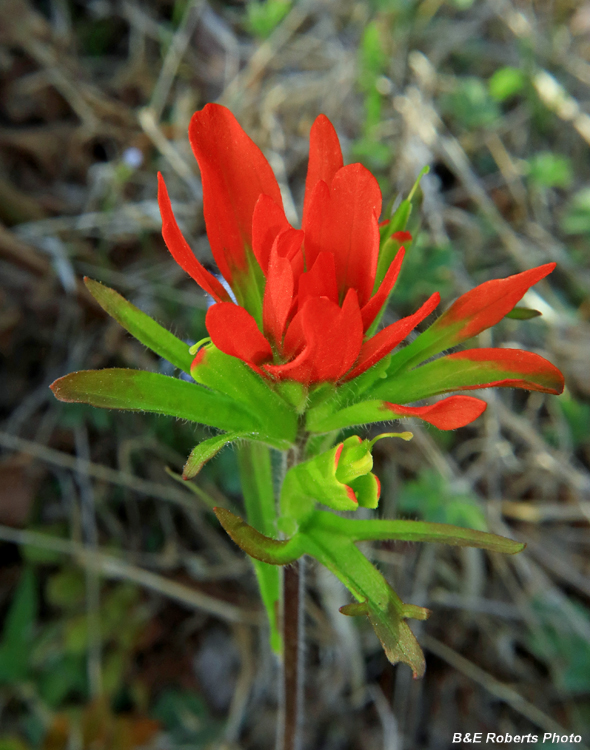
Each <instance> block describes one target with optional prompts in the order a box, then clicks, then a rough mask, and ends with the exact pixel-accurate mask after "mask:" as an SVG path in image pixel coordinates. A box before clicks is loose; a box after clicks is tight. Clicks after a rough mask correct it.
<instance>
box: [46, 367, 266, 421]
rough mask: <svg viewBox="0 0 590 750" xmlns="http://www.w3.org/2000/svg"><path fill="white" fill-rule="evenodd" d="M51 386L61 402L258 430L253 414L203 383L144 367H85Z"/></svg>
mask: <svg viewBox="0 0 590 750" xmlns="http://www.w3.org/2000/svg"><path fill="white" fill-rule="evenodd" d="M51 390H52V391H53V393H54V394H55V396H56V398H58V399H59V400H60V401H69V402H75V403H82V404H91V405H92V406H100V407H102V408H105V409H126V410H129V411H151V412H155V413H156V414H168V415H169V416H172V417H179V418H180V419H188V420H189V421H190V422H200V423H201V424H206V425H209V426H210V427H217V428H218V429H220V430H229V431H234V430H239V431H243V432H252V433H260V431H261V428H260V425H259V424H258V422H257V421H256V419H255V418H254V417H253V416H252V415H251V414H249V413H248V412H247V411H246V410H245V409H243V408H242V407H241V406H240V404H236V403H235V401H232V400H231V399H229V398H227V397H225V396H223V395H221V394H219V393H213V392H212V391H208V390H207V389H206V388H203V387H202V386H199V385H196V384H194V383H187V382H186V381H185V380H178V379H177V378H170V377H168V376H167V375H160V374H158V373H155V372H144V371H143V370H123V369H118V368H114V369H106V370H83V371H82V372H73V373H71V374H70V375H65V376H64V377H63V378H59V379H58V380H56V381H55V382H54V383H53V384H52V385H51Z"/></svg>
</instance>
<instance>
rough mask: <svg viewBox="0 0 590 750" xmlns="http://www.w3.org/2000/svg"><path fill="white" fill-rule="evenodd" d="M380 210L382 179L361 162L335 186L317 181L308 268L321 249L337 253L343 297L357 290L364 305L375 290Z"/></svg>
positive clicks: (307, 236)
mask: <svg viewBox="0 0 590 750" xmlns="http://www.w3.org/2000/svg"><path fill="white" fill-rule="evenodd" d="M380 212H381V190H380V189H379V184H378V183H377V180H376V179H375V178H374V177H373V175H372V174H371V173H370V172H369V170H368V169H365V167H363V166H362V164H349V165H348V166H346V167H343V168H342V169H340V170H339V171H338V172H337V173H336V175H335V177H334V179H333V180H332V184H331V186H329V187H328V186H327V185H326V183H325V182H322V181H320V182H318V184H317V185H316V187H315V189H314V191H313V194H312V197H311V199H310V203H309V210H308V212H307V214H306V217H305V219H306V220H305V224H304V225H303V230H304V232H305V257H306V261H307V264H308V267H311V266H312V265H313V263H314V262H315V259H316V258H317V256H318V255H319V254H320V253H321V252H322V251H324V252H330V253H332V255H333V256H334V261H335V264H336V280H337V282H338V290H339V293H340V295H341V297H342V296H343V295H344V294H345V293H346V290H347V289H350V288H353V289H356V290H357V292H358V295H359V304H360V305H361V306H363V305H365V304H366V303H367V302H368V300H369V298H370V296H371V293H372V291H373V284H374V280H375V271H376V269H377V258H378V255H379V226H378V220H377V217H378V216H379V214H380Z"/></svg>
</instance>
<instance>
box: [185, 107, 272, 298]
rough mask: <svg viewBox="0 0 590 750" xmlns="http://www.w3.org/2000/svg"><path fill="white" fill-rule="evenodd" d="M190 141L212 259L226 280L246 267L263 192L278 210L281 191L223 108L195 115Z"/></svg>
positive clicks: (259, 153)
mask: <svg viewBox="0 0 590 750" xmlns="http://www.w3.org/2000/svg"><path fill="white" fill-rule="evenodd" d="M189 140H190V143H191V146H192V148H193V152H194V154H195V157H196V159H197V161H198V162H199V168H200V170H201V180H202V182H203V212H204V214H205V223H206V225H207V236H208V237H209V242H210V244H211V250H212V251H213V256H214V258H215V260H216V261H217V265H218V266H219V269H220V270H221V273H222V274H223V275H224V276H225V278H226V279H227V280H228V281H230V283H231V280H232V273H233V271H234V269H236V268H238V269H243V268H245V266H246V252H245V247H249V248H251V247H252V215H253V213H254V206H255V205H256V202H257V201H258V198H259V197H260V195H261V194H264V195H268V196H269V197H270V198H271V199H272V200H273V201H274V202H275V203H276V204H277V206H280V207H281V208H282V206H283V202H282V199H281V191H280V190H279V185H278V183H277V181H276V179H275V176H274V174H273V172H272V169H271V167H270V164H269V163H268V162H267V160H266V158H265V157H264V155H263V153H262V151H261V150H260V149H259V148H258V146H257V145H256V144H255V143H254V141H252V139H251V138H249V137H248V136H247V135H246V133H245V132H244V131H243V130H242V127H241V126H240V124H239V123H238V121H237V120H236V118H235V117H234V116H233V114H232V113H231V112H230V111H229V109H227V108H226V107H222V106H221V105H220V104H207V105H206V107H205V108H204V109H202V110H201V111H200V112H196V113H195V114H194V115H193V118H192V120H191V123H190V127H189Z"/></svg>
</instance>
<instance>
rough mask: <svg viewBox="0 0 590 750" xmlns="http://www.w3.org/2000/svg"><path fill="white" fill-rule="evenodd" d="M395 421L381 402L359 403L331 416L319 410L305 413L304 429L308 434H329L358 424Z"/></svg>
mask: <svg viewBox="0 0 590 750" xmlns="http://www.w3.org/2000/svg"><path fill="white" fill-rule="evenodd" d="M393 419H395V415H394V414H392V412H391V409H388V408H387V406H385V405H384V402H383V401H382V400H377V399H372V400H371V401H360V402H359V403H358V404H353V405H352V406H347V407H346V408H345V409H340V411H337V412H335V413H333V414H328V415H326V414H325V410H324V412H322V411H321V410H313V409H312V410H310V411H309V412H308V413H307V422H306V427H307V429H308V430H309V431H310V432H331V431H332V430H342V429H344V428H345V427H352V426H353V425H359V424H371V423H373V422H391V421H392V420H393Z"/></svg>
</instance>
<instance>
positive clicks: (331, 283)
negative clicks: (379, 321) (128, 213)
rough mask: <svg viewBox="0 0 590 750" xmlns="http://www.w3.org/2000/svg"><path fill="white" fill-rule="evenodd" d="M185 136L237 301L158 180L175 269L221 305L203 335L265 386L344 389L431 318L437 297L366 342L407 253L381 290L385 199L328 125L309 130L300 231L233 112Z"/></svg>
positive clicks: (208, 119)
mask: <svg viewBox="0 0 590 750" xmlns="http://www.w3.org/2000/svg"><path fill="white" fill-rule="evenodd" d="M189 137H190V141H191V145H192V147H193V151H194V153H195V156H196V158H197V160H198V162H199V167H200V169H201V177H202V181H203V204H204V205H203V208H204V214H205V222H206V225H207V235H208V237H209V241H210V244H211V250H212V252H213V256H214V258H215V261H216V263H217V265H218V267H219V269H220V271H221V273H222V274H223V276H224V277H225V279H226V280H227V281H228V283H229V284H230V286H231V288H232V290H233V291H234V293H235V295H236V298H237V300H238V302H239V303H240V304H234V303H233V302H231V301H230V299H229V296H228V294H227V292H226V291H225V289H224V288H223V287H222V285H221V283H220V282H219V281H218V279H216V278H215V276H213V275H212V274H211V273H209V272H208V271H207V270H206V269H205V268H203V266H202V265H201V264H200V263H199V262H198V261H197V260H196V258H195V257H194V255H193V254H192V252H191V251H190V248H189V247H188V244H187V243H186V241H185V240H184V238H183V236H182V234H181V232H180V230H179V228H178V225H177V224H176V221H175V219H174V215H173V213H172V210H171V206H170V200H169V198H168V193H167V191H166V187H165V185H164V181H163V179H162V177H161V176H160V191H159V202H160V207H161V211H162V219H163V235H164V240H165V241H166V244H167V246H168V248H169V250H170V252H171V253H172V255H173V256H174V258H175V259H176V261H177V262H178V263H179V264H180V265H181V266H182V267H183V268H184V270H185V271H187V272H188V273H189V274H190V275H191V276H192V277H193V278H194V279H195V281H197V283H198V284H200V285H201V286H202V287H203V289H205V291H207V292H208V293H209V294H211V296H212V297H213V298H214V299H215V300H216V302H217V304H216V305H213V306H212V307H211V308H210V309H209V311H208V313H207V329H208V331H209V334H210V335H211V338H212V340H213V343H214V344H215V345H216V346H217V347H218V348H219V349H221V350H222V351H223V352H225V353H226V354H230V355H232V356H235V357H239V358H240V359H242V360H243V361H244V362H247V363H248V364H249V365H250V366H251V367H253V368H254V369H256V370H257V371H258V372H260V373H262V374H264V375H266V376H267V377H273V378H276V379H287V378H288V379H290V380H297V381H299V382H301V383H304V384H306V385H310V384H313V383H319V382H324V381H331V382H337V381H339V380H342V379H343V378H345V379H350V378H353V377H356V376H357V375H360V374H361V373H362V372H364V371H365V370H367V369H368V368H369V367H371V366H372V365H373V364H375V363H376V362H377V361H378V360H379V359H381V358H382V357H384V356H385V355H386V354H388V353H389V352H390V351H392V349H394V348H395V347H396V346H397V345H398V344H399V343H400V342H401V341H402V340H403V339H404V338H405V337H406V336H407V335H408V333H409V332H410V331H411V330H412V329H413V328H414V327H415V326H416V325H417V324H418V323H419V322H420V321H421V320H423V319H424V318H425V317H426V316H427V315H429V314H430V313H431V312H432V310H434V308H435V307H436V305H437V304H438V301H439V295H438V294H433V295H432V297H431V298H430V299H429V300H428V301H427V302H426V303H425V304H424V305H423V306H422V307H421V308H420V310H418V312H417V313H415V314H414V315H412V316H410V317H409V318H405V319H403V320H400V321H398V322H397V323H394V324H393V325H391V326H388V327H387V328H385V329H384V330H382V331H381V332H380V333H378V334H377V335H376V336H373V337H372V338H370V339H368V340H367V341H364V340H363V338H364V334H365V332H366V331H367V329H368V328H369V326H370V325H371V323H372V322H373V321H374V320H375V318H376V316H377V315H378V313H379V312H380V310H381V308H382V307H383V305H384V303H385V301H386V300H387V297H388V295H389V293H390V292H391V290H392V288H393V286H394V284H395V282H396V279H397V277H398V274H399V271H400V268H401V262H402V259H403V255H404V250H403V248H401V249H400V251H399V253H398V254H397V256H396V258H395V260H394V261H393V263H392V264H391V267H390V268H389V271H388V272H387V274H386V276H385V278H384V279H383V281H382V283H381V284H380V286H379V287H378V288H377V289H374V286H375V274H376V270H377V260H378V257H379V214H380V212H381V191H380V190H379V185H378V184H377V180H376V179H375V178H374V177H373V175H372V174H371V173H370V172H369V171H368V170H367V169H365V167H363V166H362V165H361V164H350V165H348V166H345V167H344V166H343V165H342V153H341V151H340V144H339V142H338V137H337V135H336V132H335V130H334V128H333V126H332V124H331V123H330V121H329V120H328V119H327V118H326V117H324V116H323V115H320V117H318V118H317V120H316V121H315V123H314V125H313V127H312V130H311V136H310V155H309V167H308V173H307V180H306V193H305V205H304V211H303V229H302V230H296V229H293V227H291V225H290V224H289V222H288V221H287V219H286V217H285V213H284V211H283V205H282V200H281V194H280V190H279V187H278V183H277V181H276V179H275V177H274V175H273V173H272V170H271V168H270V166H269V164H268V162H267V161H266V159H265V158H264V156H263V154H262V152H261V151H260V149H259V148H258V147H257V146H256V145H255V144H254V142H253V141H252V140H250V138H249V137H248V136H247V135H246V134H245V133H244V131H243V130H242V129H241V127H240V126H239V124H238V123H237V121H236V119H235V118H234V116H233V115H232V114H231V112H230V111H229V110H228V109H226V108H225V107H222V106H220V105H217V104H208V105H207V106H206V107H205V108H204V109H203V110H201V111H200V112H197V113H196V114H195V115H194V117H193V119H192V121H191V126H190V130H189ZM403 236H404V238H405V237H406V236H407V233H404V235H403ZM254 260H255V262H256V264H257V265H258V266H259V267H260V269H261V271H262V275H263V280H262V284H261V283H260V273H258V274H257V273H256V271H255V270H254V268H255V264H254ZM255 289H257V290H258V291H259V294H258V295H257V294H255V293H254V291H253V290H255Z"/></svg>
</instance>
